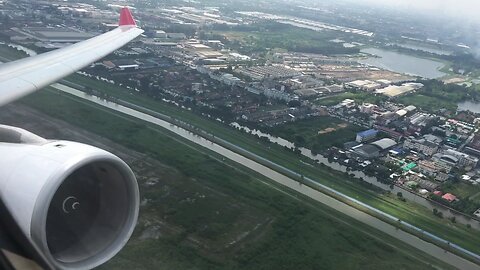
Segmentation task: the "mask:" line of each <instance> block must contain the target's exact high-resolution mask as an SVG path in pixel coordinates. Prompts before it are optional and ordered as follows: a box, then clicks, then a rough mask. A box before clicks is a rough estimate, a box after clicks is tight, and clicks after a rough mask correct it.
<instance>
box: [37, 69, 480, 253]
mask: <svg viewBox="0 0 480 270" xmlns="http://www.w3.org/2000/svg"><path fill="white" fill-rule="evenodd" d="M69 80H72V81H74V82H77V83H80V84H82V85H87V86H90V87H92V88H93V89H96V90H97V91H102V92H104V93H107V94H108V95H110V96H115V97H118V98H122V99H124V100H127V101H130V102H133V103H136V104H141V105H142V106H145V107H148V108H150V109H152V110H155V111H159V112H161V113H165V114H168V115H171V116H174V117H176V118H178V119H180V120H182V121H185V122H189V123H191V124H193V125H195V126H198V127H201V128H202V129H204V130H207V131H208V132H211V133H213V134H215V135H216V136H218V137H220V138H223V139H225V140H227V141H230V142H232V143H235V144H237V145H239V146H241V147H243V148H245V149H247V150H249V151H252V152H254V153H257V154H259V155H260V156H263V157H265V158H268V159H270V160H272V161H274V162H276V163H278V164H280V165H283V166H285V167H287V168H290V169H292V170H294V171H298V172H302V173H304V174H305V175H306V176H308V177H311V178H313V179H315V180H317V181H319V182H321V183H323V184H325V185H327V186H329V187H332V188H335V189H337V190H338V191H340V192H342V193H344V194H346V195H349V196H352V197H355V198H357V199H359V200H360V201H363V202H365V203H368V204H370V205H372V206H375V207H378V208H380V209H382V210H383V211H385V212H387V213H390V214H393V215H395V216H397V217H399V218H402V219H403V220H405V221H408V222H410V223H412V224H414V225H417V226H419V227H421V228H424V229H425V230H427V231H430V232H432V233H435V234H437V235H439V236H441V237H444V238H446V239H448V240H450V241H451V242H453V243H457V244H459V245H461V246H463V247H465V248H467V249H470V250H472V251H475V252H479V251H480V248H479V246H478V242H479V241H480V237H479V235H478V232H475V231H473V230H471V229H468V228H466V227H465V226H462V225H459V224H450V223H448V222H447V221H445V220H441V219H438V218H436V217H435V216H433V214H432V213H431V212H430V211H429V210H427V209H425V208H423V207H420V206H418V205H416V204H410V203H403V202H401V201H399V200H398V199H396V198H395V196H389V195H382V194H378V193H375V192H372V191H369V190H368V189H366V188H365V187H364V186H362V185H360V184H358V183H357V182H356V181H351V179H349V178H348V177H346V176H345V175H342V174H339V173H336V172H332V171H330V170H327V169H326V168H322V167H318V166H316V165H315V166H312V163H311V161H310V160H308V159H306V158H303V157H299V156H296V155H294V154H293V153H292V152H289V151H286V150H285V149H283V148H281V147H279V146H276V145H272V144H265V143H263V142H259V140H258V139H257V138H255V137H253V136H250V135H247V134H244V133H241V132H239V131H237V130H234V129H233V128H229V127H227V126H224V125H222V124H220V123H217V122H215V121H211V120H208V119H205V118H202V117H200V116H198V115H195V114H194V113H191V112H188V111H184V110H180V109H178V108H176V107H173V106H170V105H167V104H164V103H162V102H157V101H154V100H151V99H150V98H148V97H145V96H142V95H137V94H135V95H134V94H132V93H130V92H128V91H127V90H125V89H122V88H120V87H117V86H113V85H110V84H106V83H102V82H98V81H95V80H91V79H88V78H85V77H83V76H79V75H74V76H72V77H70V78H69ZM45 102H46V101H45ZM32 105H35V104H32ZM38 106H40V105H38ZM44 106H45V104H44ZM43 109H44V110H45V108H43ZM66 109H67V111H68V109H69V108H68V106H67V107H66ZM85 111H88V110H85ZM57 114H58V115H59V117H60V116H61V115H62V113H61V112H57ZM76 118H78V117H76ZM92 119H95V116H92ZM77 120H78V121H81V120H82V119H77ZM83 120H84V119H83ZM77 125H78V124H77ZM135 129H138V126H137V127H135V128H132V132H135ZM125 134H128V133H125ZM125 143H126V144H127V145H128V144H130V143H131V142H130V141H127V142H125ZM182 163H183V161H180V163H179V164H182Z"/></svg>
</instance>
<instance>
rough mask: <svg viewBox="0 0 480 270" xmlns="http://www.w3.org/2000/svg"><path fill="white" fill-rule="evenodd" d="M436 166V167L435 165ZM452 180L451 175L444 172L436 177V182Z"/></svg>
mask: <svg viewBox="0 0 480 270" xmlns="http://www.w3.org/2000/svg"><path fill="white" fill-rule="evenodd" d="M435 166H436V165H435ZM449 178H450V175H448V174H446V173H444V172H438V173H437V176H435V180H436V181H438V182H442V183H443V182H445V181H447V180H448V179H449Z"/></svg>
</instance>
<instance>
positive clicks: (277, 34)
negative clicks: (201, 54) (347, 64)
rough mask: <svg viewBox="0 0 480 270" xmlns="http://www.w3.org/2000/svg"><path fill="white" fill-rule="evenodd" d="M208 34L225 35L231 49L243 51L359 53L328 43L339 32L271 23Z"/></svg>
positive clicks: (355, 49)
mask: <svg viewBox="0 0 480 270" xmlns="http://www.w3.org/2000/svg"><path fill="white" fill-rule="evenodd" d="M212 34H214V35H215V36H218V35H221V36H224V37H226V38H227V39H228V40H229V41H230V43H231V44H230V45H231V46H232V47H233V48H236V49H238V50H239V51H241V52H243V53H252V52H261V51H265V50H268V49H285V50H288V51H292V52H303V53H320V54H327V55H328V54H351V53H357V52H359V49H357V48H345V47H343V46H339V45H338V44H336V43H333V42H330V40H332V39H335V38H339V37H341V38H343V35H342V34H339V33H333V32H328V31H313V30H309V29H302V28H298V27H294V26H290V25H285V24H280V23H275V22H267V23H258V24H254V25H251V26H250V27H249V28H248V29H244V28H241V27H239V28H233V29H231V30H225V31H213V32H212Z"/></svg>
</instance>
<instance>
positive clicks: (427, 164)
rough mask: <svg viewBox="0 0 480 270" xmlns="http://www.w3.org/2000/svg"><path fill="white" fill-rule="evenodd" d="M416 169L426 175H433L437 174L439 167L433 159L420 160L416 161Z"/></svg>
mask: <svg viewBox="0 0 480 270" xmlns="http://www.w3.org/2000/svg"><path fill="white" fill-rule="evenodd" d="M418 171H419V172H421V173H423V174H425V175H427V176H435V175H437V173H438V171H439V168H438V167H437V165H435V162H433V161H428V160H421V161H419V162H418Z"/></svg>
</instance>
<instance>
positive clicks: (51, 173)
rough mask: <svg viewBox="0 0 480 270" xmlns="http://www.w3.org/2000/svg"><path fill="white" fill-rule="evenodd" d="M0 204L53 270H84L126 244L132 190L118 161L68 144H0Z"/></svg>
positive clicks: (132, 218) (135, 195)
mask: <svg viewBox="0 0 480 270" xmlns="http://www.w3.org/2000/svg"><path fill="white" fill-rule="evenodd" d="M0 153H1V156H0V197H1V198H2V200H3V202H4V203H5V205H6V206H7V208H8V209H9V211H10V212H11V214H12V216H13V217H14V219H15V220H16V222H17V223H18V225H19V227H20V228H21V229H22V231H23V232H24V233H25V235H26V236H27V237H28V238H29V239H30V240H31V242H32V243H33V244H34V245H35V246H36V247H37V249H39V251H40V252H41V253H42V254H43V255H44V256H45V257H46V259H47V260H48V261H49V262H50V263H51V264H52V265H53V266H54V267H55V268H58V269H90V268H93V267H96V266H99V265H100V264H102V263H104V262H106V261H107V260H109V259H110V258H112V257H113V256H114V255H115V254H117V253H118V252H119V251H120V250H121V249H122V247H123V246H124V245H125V244H126V243H127V241H128V239H129V238H130V236H131V235H132V232H133V229H134V227H135V225H136V222H137V218H138V209H139V191H138V184H137V181H136V179H135V176H134V174H133V172H132V170H131V169H130V168H129V167H128V165H127V164H125V162H123V161H122V160H121V159H120V158H118V157H117V156H115V155H113V154H111V153H109V152H106V151H104V150H101V149H98V148H96V147H92V146H89V145H85V144H81V143H75V142H68V141H45V142H44V143H38V144H25V143H0Z"/></svg>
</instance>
